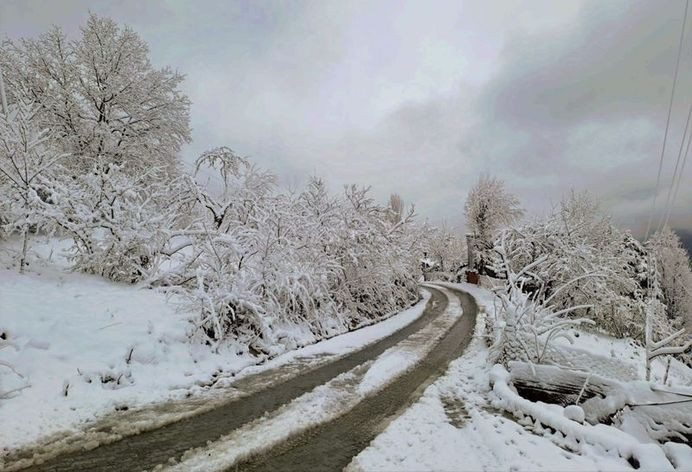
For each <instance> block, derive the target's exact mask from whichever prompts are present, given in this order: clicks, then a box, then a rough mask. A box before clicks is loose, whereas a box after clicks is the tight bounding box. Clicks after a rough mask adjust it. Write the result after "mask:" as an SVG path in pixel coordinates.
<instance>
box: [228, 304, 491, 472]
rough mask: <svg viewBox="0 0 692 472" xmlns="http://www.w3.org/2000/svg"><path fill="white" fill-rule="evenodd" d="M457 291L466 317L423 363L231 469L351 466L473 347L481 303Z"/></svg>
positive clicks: (321, 468)
mask: <svg viewBox="0 0 692 472" xmlns="http://www.w3.org/2000/svg"><path fill="white" fill-rule="evenodd" d="M454 293H455V295H457V296H458V297H459V299H460V301H461V305H462V309H463V311H464V315H463V316H462V317H461V318H459V319H458V320H457V321H456V323H455V324H454V325H453V326H452V328H451V329H450V330H449V332H448V333H447V334H446V335H445V336H444V337H443V338H442V339H441V340H440V341H439V343H438V344H437V345H436V346H435V347H434V348H433V349H432V350H431V351H430V353H429V354H428V355H427V356H426V357H425V358H424V360H423V361H422V362H420V363H419V364H416V366H415V367H414V368H413V369H411V370H409V371H408V372H407V373H405V374H404V375H402V376H400V377H398V378H397V379H396V380H394V381H393V382H392V383H390V384H389V385H388V386H386V387H385V388H384V389H383V390H381V391H380V392H378V393H377V394H375V395H373V396H370V397H367V398H365V399H364V400H363V401H361V402H360V403H358V405H356V406H355V407H354V408H353V409H352V410H350V411H349V412H347V413H346V414H344V415H342V416H340V417H338V418H336V419H334V420H333V421H330V422H327V423H324V424H322V425H319V426H317V427H315V428H313V429H311V430H308V431H307V432H305V433H303V434H300V435H298V436H296V437H292V438H290V439H289V440H287V441H286V442H284V443H283V444H279V445H278V446H276V447H274V448H272V449H270V450H269V451H266V452H265V453H263V454H261V455H260V456H258V457H256V458H254V459H253V460H250V461H248V462H245V463H241V464H238V465H236V466H233V467H232V468H230V469H229V471H236V470H239V471H337V470H342V469H343V468H344V467H346V466H347V465H348V464H349V463H350V462H351V459H352V458H353V457H355V456H356V455H358V453H360V452H361V451H362V450H363V449H365V448H366V447H367V446H368V445H369V444H370V442H371V441H372V440H373V439H375V437H376V436H377V435H378V434H379V433H381V432H382V431H383V430H384V429H385V428H386V426H387V425H388V424H389V423H390V422H391V421H392V420H393V419H394V418H396V417H397V416H398V415H399V414H400V413H401V412H403V410H404V409H406V408H407V407H408V406H410V405H411V404H412V403H413V402H415V400H416V399H417V398H418V397H419V396H420V395H421V394H422V393H423V390H424V389H425V387H426V386H428V385H429V384H430V383H431V382H432V381H434V380H435V379H436V378H437V377H439V376H440V375H442V374H443V373H444V371H445V370H446V369H447V366H448V364H449V362H450V361H452V360H454V359H456V358H458V357H459V356H461V354H462V353H463V351H464V349H465V348H466V346H468V344H469V342H470V341H471V338H472V337H473V331H474V326H475V324H476V315H477V312H478V306H477V305H476V302H475V300H474V299H473V297H471V296H470V295H469V294H467V293H464V292H457V291H454ZM432 323H435V321H433V322H432Z"/></svg>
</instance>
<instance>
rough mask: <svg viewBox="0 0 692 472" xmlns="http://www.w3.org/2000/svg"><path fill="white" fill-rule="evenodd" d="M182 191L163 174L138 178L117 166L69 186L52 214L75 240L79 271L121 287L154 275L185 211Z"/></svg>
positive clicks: (81, 177)
mask: <svg viewBox="0 0 692 472" xmlns="http://www.w3.org/2000/svg"><path fill="white" fill-rule="evenodd" d="M157 174H158V175H157ZM167 178H168V180H167ZM157 182H158V183H157ZM164 182H165V183H164ZM179 187H180V185H179V184H178V179H177V178H176V177H172V178H171V177H170V176H169V175H168V174H166V173H165V172H164V171H163V170H162V169H157V168H152V169H150V170H149V172H146V173H143V174H141V175H140V176H138V177H133V176H129V175H128V174H127V173H126V172H125V171H124V170H123V166H122V165H117V164H108V165H95V166H94V167H93V168H92V170H91V171H90V172H88V173H86V174H83V175H79V176H74V177H73V178H71V179H69V181H68V182H65V184H64V185H63V186H62V187H61V191H60V192H58V193H57V197H56V201H55V203H54V205H52V207H51V208H50V214H51V216H52V217H53V218H54V220H55V221H56V222H57V223H58V225H59V226H60V227H61V228H62V230H63V231H64V233H65V234H66V235H69V236H71V237H72V239H73V242H74V244H73V246H72V248H71V254H70V258H71V259H72V262H73V264H74V266H73V268H74V270H79V271H83V272H88V273H93V274H98V275H102V276H104V277H107V278H109V279H111V280H116V281H121V282H137V281H139V280H142V279H144V278H145V277H147V276H148V275H151V274H152V273H153V271H154V270H155V269H156V267H157V266H158V263H159V262H160V260H161V257H162V250H163V248H164V247H165V245H166V243H167V242H168V239H169V234H170V228H172V227H173V225H174V223H175V220H176V219H177V218H178V210H179V209H180V207H181V206H182V202H181V201H180V199H181V193H180V192H179V191H178V189H179Z"/></svg>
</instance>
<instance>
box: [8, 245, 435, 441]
mask: <svg viewBox="0 0 692 472" xmlns="http://www.w3.org/2000/svg"><path fill="white" fill-rule="evenodd" d="M60 249H61V248H60V245H56V244H55V241H53V242H52V243H51V245H50V246H48V245H45V244H44V245H37V246H36V252H37V254H35V256H36V257H34V258H33V259H32V264H31V266H30V269H31V270H30V271H29V272H27V273H25V274H23V275H20V274H18V273H17V271H16V269H15V268H13V267H7V266H8V265H9V263H8V262H7V259H8V258H7V254H8V253H7V252H3V253H0V257H3V256H4V257H5V259H0V260H3V261H4V262H3V264H4V266H0V280H1V281H2V283H0V313H2V328H3V329H4V330H5V331H4V332H5V333H6V336H7V338H8V340H9V341H10V342H11V344H10V346H9V347H6V348H5V349H3V350H1V351H0V361H2V362H6V363H8V364H10V365H12V366H13V368H14V369H15V371H16V372H11V371H9V370H7V369H3V370H2V372H1V375H0V385H1V386H2V390H3V391H7V390H10V389H17V390H16V391H15V392H14V393H12V394H10V395H8V398H5V399H3V400H2V401H0V417H2V419H3V421H2V422H0V444H2V448H3V451H4V452H5V453H6V452H7V451H9V450H11V449H14V448H18V447H25V446H28V445H31V444H32V443H33V444H36V443H44V442H56V441H57V442H60V441H62V440H67V439H69V440H70V441H73V440H74V436H77V437H79V436H84V439H85V440H89V441H92V440H94V439H97V440H107V438H100V437H99V438H94V437H92V436H90V435H88V434H87V435H84V431H85V430H88V429H89V426H90V425H92V424H94V422H95V421H96V420H98V419H100V418H103V417H104V416H110V417H111V418H112V419H117V417H118V415H121V414H125V413H124V412H125V411H126V410H127V411H128V413H127V414H128V415H132V414H133V410H138V409H140V410H143V411H144V412H146V410H147V407H148V406H150V405H154V404H158V403H161V402H169V401H182V402H183V403H182V404H180V405H178V406H177V407H176V408H175V409H173V411H172V413H171V415H170V417H165V416H162V415H161V412H160V410H159V411H156V412H155V413H153V414H152V415H146V414H141V415H138V416H137V420H138V423H137V425H136V428H137V429H140V430H141V429H147V428H150V427H153V426H156V425H160V424H162V423H165V422H167V421H171V420H174V419H178V418H180V416H181V415H187V414H191V413H192V412H194V410H195V408H197V409H199V408H201V407H202V408H209V407H211V406H213V404H214V403H213V402H212V400H213V401H223V400H224V399H228V395H227V394H229V392H226V393H227V394H224V387H229V386H231V384H232V382H233V381H234V380H236V379H238V378H241V377H243V376H246V375H249V374H252V373H257V372H260V371H263V370H266V369H271V368H277V367H279V366H284V367H287V369H286V371H287V372H289V373H294V372H295V371H296V369H298V368H300V367H301V366H303V367H305V365H304V364H305V361H304V359H312V360H313V361H312V362H327V361H329V360H331V359H333V358H335V356H340V355H343V354H345V353H347V352H350V351H352V350H354V349H357V348H359V347H361V346H363V345H364V344H368V343H370V342H374V341H376V340H378V339H381V338H383V337H385V336H387V335H388V334H391V333H392V332H394V331H396V330H398V329H400V328H402V327H403V326H405V325H407V324H409V323H411V322H412V321H413V320H415V319H416V318H417V317H419V316H420V315H421V314H422V312H423V309H424V307H425V304H426V303H427V300H428V299H429V293H428V292H423V294H424V296H423V299H422V300H421V301H420V302H419V303H418V304H416V305H415V306H414V307H412V308H411V309H408V310H405V311H403V312H401V313H399V314H396V315H394V316H391V317H389V318H388V319H386V320H384V321H382V322H380V323H377V324H374V325H372V326H367V327H363V328H361V329H359V330H356V331H353V332H350V333H346V334H344V335H340V336H336V337H333V338H331V339H328V340H326V341H321V342H318V343H316V344H312V345H308V346H306V347H303V348H300V349H296V350H291V351H288V352H286V353H285V354H282V355H279V356H277V357H275V358H273V359H271V360H267V359H266V358H258V357H255V356H252V355H250V354H248V353H247V350H246V349H244V348H243V347H242V346H234V345H232V344H228V345H225V346H224V347H222V348H221V349H219V350H218V351H217V352H212V350H211V349H209V347H208V346H205V345H202V344H199V343H195V342H191V341H190V339H189V329H190V323H189V314H186V313H184V312H181V311H180V309H179V308H180V305H179V304H178V303H177V300H176V298H174V297H173V298H169V297H167V296H166V295H165V294H164V293H162V292H161V291H158V290H152V289H146V288H141V287H137V286H133V285H128V284H118V283H114V282H110V281H107V280H105V279H103V278H101V277H96V276H90V275H85V274H79V273H72V272H68V271H66V270H65V267H64V261H63V260H62V259H61V255H60ZM38 256H40V257H38ZM293 329H298V328H293ZM308 334H309V333H305V336H304V339H306V340H310V337H309V336H308ZM298 360H301V361H300V362H298ZM258 362H262V364H261V365H257V364H258ZM289 364H296V365H295V366H291V365H289ZM290 367H292V368H290ZM287 375H289V374H287ZM212 381H213V383H214V387H215V388H213V389H210V388H209V386H210V385H211V384H212ZM231 390H232V389H231ZM200 397H201V398H204V399H206V400H205V401H200ZM188 398H189V400H188ZM186 410H189V411H186ZM113 415H115V416H113ZM133 428H134V427H133ZM133 431H134V429H133ZM133 431H130V432H133ZM120 432H121V433H124V434H127V433H128V432H127V431H124V430H120Z"/></svg>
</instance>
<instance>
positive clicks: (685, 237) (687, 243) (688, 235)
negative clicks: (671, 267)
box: [675, 229, 692, 256]
mask: <svg viewBox="0 0 692 472" xmlns="http://www.w3.org/2000/svg"><path fill="white" fill-rule="evenodd" d="M675 232H676V233H677V234H678V236H680V240H681V241H682V246H683V247H684V248H685V249H687V254H688V255H690V256H692V231H690V230H686V229H676V230H675Z"/></svg>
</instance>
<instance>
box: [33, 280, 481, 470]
mask: <svg viewBox="0 0 692 472" xmlns="http://www.w3.org/2000/svg"><path fill="white" fill-rule="evenodd" d="M428 290H429V291H430V292H431V299H430V300H429V302H428V304H427V306H426V309H425V310H424V312H423V313H422V314H421V315H420V316H419V317H417V318H416V317H415V316H414V317H413V318H414V319H413V321H410V322H409V324H406V325H405V326H404V327H403V328H401V329H398V330H396V331H394V333H392V334H389V335H387V336H385V337H383V338H382V336H379V337H380V338H382V339H380V340H379V341H376V342H372V341H373V339H372V338H370V339H369V340H368V339H366V340H365V342H362V343H361V346H362V344H367V343H368V342H369V343H370V344H368V345H366V346H365V347H362V348H356V347H355V346H357V345H358V343H357V342H355V343H353V342H352V341H351V344H352V345H353V346H352V347H351V350H352V352H350V353H349V354H346V355H342V356H333V355H332V356H331V357H330V356H324V355H323V356H322V357H323V358H327V360H326V361H324V359H322V361H320V359H319V357H320V356H317V358H318V359H314V358H313V359H308V360H307V361H304V360H302V359H296V362H293V363H291V364H288V365H283V366H281V367H278V368H276V369H267V370H264V371H263V372H261V373H259V374H257V375H254V376H249V377H245V378H244V379H243V380H242V381H240V382H235V383H233V384H232V385H231V386H232V387H233V388H235V389H239V390H245V392H243V394H241V395H237V396H236V397H235V398H234V399H233V400H232V401H230V402H226V403H225V404H221V405H219V406H218V407H215V408H213V409H209V410H207V411H203V412H202V413H200V414H197V415H194V416H190V417H186V418H184V419H182V420H180V421H178V422H175V423H173V424H169V425H167V426H164V427H162V428H158V429H155V430H152V431H148V432H144V433H142V434H139V435H136V436H129V437H125V438H123V439H122V440H119V441H115V442H112V443H110V444H105V445H102V446H100V447H97V448H95V449H92V450H89V451H79V452H73V453H69V454H64V455H62V456H58V457H57V458H54V459H52V460H50V461H48V462H46V463H44V464H42V465H41V466H39V467H36V470H141V469H142V468H148V469H149V468H152V467H154V466H156V465H158V464H165V463H170V461H171V460H178V459H180V458H181V456H182V455H183V453H184V452H185V451H186V450H189V449H191V448H197V450H196V452H195V453H190V452H188V453H187V454H186V456H185V457H186V459H188V461H189V460H190V459H192V460H193V462H194V458H195V457H196V456H199V455H200V454H202V456H204V455H205V452H204V451H205V450H206V449H208V447H207V446H208V444H211V445H212V448H213V446H214V444H216V447H217V449H216V452H215V454H216V455H218V457H221V458H224V457H225V459H223V460H220V461H218V464H217V465H216V468H223V467H225V466H227V465H228V457H229V456H228V455H227V454H226V455H224V452H228V451H224V450H219V449H218V447H221V448H223V447H224V446H223V441H219V439H220V438H222V437H228V436H229V435H232V434H231V433H232V432H234V431H240V430H241V429H243V428H246V427H247V425H254V426H256V425H257V424H258V423H260V424H261V423H262V422H268V421H269V422H270V421H271V419H272V416H277V415H278V414H280V413H281V412H283V413H286V411H288V412H289V413H288V416H287V417H288V418H289V423H290V418H291V413H290V412H291V408H292V407H293V404H294V403H297V404H298V405H300V402H301V401H303V403H305V401H306V399H307V401H309V398H310V395H313V397H314V396H315V392H318V393H317V397H319V392H324V391H325V389H326V390H327V391H328V389H329V385H330V383H335V382H336V383H337V384H338V383H339V382H342V383H343V381H344V379H345V378H346V377H349V376H353V375H354V373H356V374H355V375H356V376H358V375H360V377H359V378H354V379H351V380H352V381H351V382H349V381H348V379H347V381H346V384H349V385H350V387H352V388H349V389H348V392H346V393H347V395H346V396H347V397H348V399H347V401H346V400H344V401H342V399H340V398H335V399H334V400H335V404H337V405H339V407H338V408H335V409H332V411H331V415H330V414H328V413H329V411H323V410H324V409H322V408H318V409H317V410H316V411H315V412H314V413H313V414H312V416H310V415H309V414H307V415H302V418H301V419H302V420H303V422H302V427H300V428H297V429H296V430H295V431H294V430H293V428H292V426H291V425H290V424H284V425H279V424H274V426H275V431H279V434H278V435H276V438H275V439H274V444H276V443H281V444H282V446H281V447H282V448H283V449H282V451H283V452H284V453H283V454H282V455H281V456H280V457H286V454H285V451H286V450H287V449H286V444H294V446H293V447H289V449H288V450H290V451H292V452H291V454H293V456H296V454H297V456H298V457H300V456H301V455H305V456H306V457H307V456H308V455H312V456H313V457H321V456H320V454H319V450H318V449H315V448H314V447H312V448H311V450H310V451H305V450H303V449H301V447H295V445H300V444H301V440H300V438H301V437H303V436H301V435H300V434H295V433H296V432H297V431H303V432H305V431H306V430H310V431H312V430H314V428H316V427H319V428H323V429H324V431H323V432H321V433H319V434H320V435H321V436H322V437H325V438H326V437H339V436H342V437H349V438H350V439H351V441H350V443H351V444H349V445H346V444H341V445H340V443H338V442H335V441H333V440H329V441H326V442H324V444H329V445H330V447H336V448H340V447H342V446H343V447H347V449H344V451H345V452H342V453H341V454H340V456H341V458H340V460H341V462H343V465H346V464H347V463H348V462H349V460H350V458H351V457H353V456H354V455H355V454H357V453H358V452H359V451H360V450H361V449H363V448H364V447H365V446H367V444H368V443H369V441H370V440H371V439H372V437H374V435H375V434H376V433H377V431H380V430H381V428H383V427H384V426H385V424H383V423H382V420H384V419H391V417H392V415H395V414H396V413H397V412H398V411H399V410H400V409H401V408H402V406H405V405H408V404H409V402H410V401H411V399H412V398H413V396H415V395H414V392H417V393H420V389H419V386H421V385H424V384H427V383H428V382H429V381H430V380H431V379H433V378H434V377H436V376H437V375H439V374H440V370H441V369H442V368H443V367H444V366H446V365H447V363H448V362H449V361H450V360H452V359H454V358H455V357H457V356H458V354H459V353H460V350H461V349H463V346H464V345H465V344H464V342H467V340H466V338H467V337H468V338H470V335H471V332H472V331H473V320H472V319H471V318H472V316H471V315H474V314H475V308H474V307H475V305H474V304H473V301H472V299H471V298H470V297H468V300H466V301H465V302H464V304H465V308H466V310H465V311H466V312H467V313H468V314H469V316H465V317H461V310H460V309H459V303H458V301H457V300H456V297H454V296H451V294H450V292H448V291H446V290H445V291H444V292H443V291H441V290H438V289H437V288H432V287H428ZM419 314H420V312H419ZM388 321H389V320H388ZM383 323H387V321H385V322H383ZM371 328H372V329H371V331H373V329H377V327H376V326H373V327H371ZM354 334H355V333H349V335H347V336H350V337H353V335H354ZM370 336H372V333H371V334H370ZM364 337H367V336H364ZM464 340H466V341H464ZM330 341H331V342H332V343H336V344H338V343H339V340H338V338H335V339H333V340H330ZM330 341H327V342H330ZM433 347H434V348H433ZM354 348H355V349H356V350H353V349H354ZM337 351H338V349H337ZM335 357H336V359H335ZM414 366H415V367H414ZM358 373H360V374H358ZM374 392H378V393H377V395H375V396H374V395H372V394H373V393H374ZM236 393H237V392H236ZM332 393H333V392H332ZM344 406H348V408H346V407H344ZM349 410H350V411H349ZM277 412H279V413H277ZM322 413H325V414H322ZM375 413H377V414H375ZM354 415H355V416H354ZM358 415H361V416H363V415H365V417H368V418H370V419H371V421H370V426H369V427H368V428H362V429H361V432H360V433H359V434H355V431H352V432H350V433H346V434H344V435H340V434H338V430H339V428H343V427H345V425H347V424H348V423H349V422H350V423H351V424H356V423H360V421H355V420H354V419H353V418H351V416H354V418H355V417H356V416H358ZM335 417H338V420H336V421H335ZM306 418H307V419H308V420H309V421H307V422H306V421H305V420H306ZM349 418H351V419H350V420H349ZM375 419H377V421H375ZM325 421H327V423H326V424H325V423H324V422H325ZM344 422H345V423H344ZM342 423H343V424H342ZM268 424H269V423H268ZM248 432H249V431H248ZM323 433H324V434H323ZM332 433H335V434H332ZM310 434H314V433H310ZM245 437H246V439H247V436H245ZM296 438H298V439H296ZM256 439H257V440H255V441H254V444H255V445H256V450H255V451H246V452H253V453H256V452H257V450H262V449H266V448H267V447H270V446H272V444H271V443H268V444H262V441H261V439H262V438H256ZM287 439H288V442H286V440H287ZM214 441H216V443H213V442H214ZM296 441H297V442H296ZM245 442H246V443H248V442H250V443H253V441H245ZM315 454H317V455H315ZM231 456H232V454H231ZM234 457H235V458H236V459H240V460H242V459H243V457H246V456H244V455H242V454H240V455H238V454H236V456H234ZM262 457H263V458H264V459H267V458H270V457H273V456H272V455H271V454H264V455H262ZM277 457H279V456H277ZM234 460H235V459H234ZM291 460H293V459H291ZM203 462H206V461H203ZM341 462H340V463H341ZM263 464H269V463H268V462H263ZM207 465H209V464H207ZM248 465H249V464H248ZM335 465H336V464H335ZM253 466H254V467H258V468H260V469H261V468H263V467H264V466H262V465H261V464H260V463H257V464H255V465H253ZM204 470H208V467H204Z"/></svg>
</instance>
